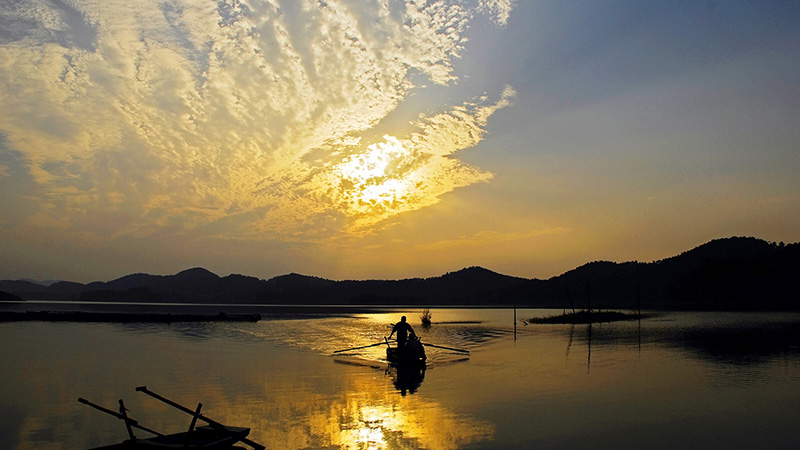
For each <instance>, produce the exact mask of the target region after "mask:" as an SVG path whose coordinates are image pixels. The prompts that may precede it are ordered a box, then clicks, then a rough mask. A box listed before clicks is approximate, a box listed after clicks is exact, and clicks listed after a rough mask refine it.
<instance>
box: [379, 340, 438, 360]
mask: <svg viewBox="0 0 800 450" xmlns="http://www.w3.org/2000/svg"><path fill="white" fill-rule="evenodd" d="M427 359H428V357H427V356H425V347H423V346H422V342H421V341H420V340H419V338H417V337H416V336H411V337H409V339H408V341H406V344H405V346H404V347H403V348H398V347H392V346H390V345H388V341H387V346H386V360H387V361H389V363H391V364H396V365H425V361H426V360H427Z"/></svg>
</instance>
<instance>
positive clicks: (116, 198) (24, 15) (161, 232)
mask: <svg viewBox="0 0 800 450" xmlns="http://www.w3.org/2000/svg"><path fill="white" fill-rule="evenodd" d="M798 19H800V7H798V6H796V5H795V4H794V3H791V2H744V1H742V2H722V1H717V2H711V1H709V2H647V1H644V2H605V1H594V2H563V1H562V2H556V1H536V2H533V1H531V2H527V1H517V2H513V1H509V0H500V1H464V2H459V1H447V2H433V1H431V2H400V1H342V2H338V1H329V2H312V1H239V2H234V1H220V2H216V3H211V2H204V1H168V2H155V1H154V2H148V1H142V2H133V3H131V2H117V1H102V2H101V1H66V0H61V1H20V2H14V3H5V4H3V5H2V6H0V92H2V94H0V110H1V111H2V112H0V205H2V209H3V211H4V214H3V217H2V218H0V244H2V248H3V251H2V254H0V278H18V277H29V278H39V279H46V278H50V279H52V278H60V279H71V280H76V281H90V280H95V279H111V278H115V277H118V276H122V275H124V274H127V273H131V272H148V273H157V274H168V273H175V272H177V271H180V270H183V269H186V268H189V267H195V266H202V267H206V268H208V269H210V270H212V271H214V272H216V273H218V274H221V275H226V274H229V273H243V274H247V275H253V276H257V277H262V278H269V277H271V276H275V275H280V274H284V273H289V272H299V273H307V274H312V275H318V276H323V277H329V278H336V279H342V278H404V277H413V276H435V275H440V274H442V273H444V272H447V271H452V270H457V269H459V268H461V267H465V266H470V265H480V266H484V267H487V268H489V269H492V270H496V271H499V272H503V273H508V274H512V275H518V276H524V277H538V278H547V277H550V276H553V275H557V274H559V273H562V272H564V271H566V270H569V269H571V268H574V267H576V266H578V265H581V264H583V263H585V262H588V261H593V260H613V261H628V260H640V261H652V260H657V259H661V258H664V257H668V256H672V255H674V254H677V253H679V252H681V251H684V250H687V249H689V248H692V247H694V246H696V245H699V244H702V243H704V242H706V241H708V240H710V239H714V238H719V237H727V236H733V235H747V236H756V237H760V238H763V239H767V240H770V241H785V242H796V241H798V235H800V231H798V230H800V176H798V173H800V144H799V143H800V131H798V130H800V126H798V125H799V123H798V122H800V120H799V116H798V112H799V111H798V110H799V109H800V106H799V105H800V93H798V92H800V90H798V89H797V87H796V86H797V82H798V80H800V56H798V55H800V51H798V50H800V49H799V48H798V47H799V46H800V44H799V43H800V31H798V27H797V26H796V24H797V23H799V22H800V21H799V20H798Z"/></svg>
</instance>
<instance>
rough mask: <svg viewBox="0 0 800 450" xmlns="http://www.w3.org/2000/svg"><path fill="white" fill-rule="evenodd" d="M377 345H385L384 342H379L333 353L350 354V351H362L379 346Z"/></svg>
mask: <svg viewBox="0 0 800 450" xmlns="http://www.w3.org/2000/svg"><path fill="white" fill-rule="evenodd" d="M377 345H383V342H378V343H375V344H369V345H362V346H361V347H353V348H346V349H344V350H336V351H335V352H333V353H342V352H349V351H350V350H361V349H362V348H369V347H375V346H377Z"/></svg>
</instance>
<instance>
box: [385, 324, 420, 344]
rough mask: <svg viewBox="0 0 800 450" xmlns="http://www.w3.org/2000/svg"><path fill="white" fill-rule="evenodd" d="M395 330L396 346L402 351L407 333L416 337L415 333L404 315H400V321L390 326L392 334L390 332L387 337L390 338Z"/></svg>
mask: <svg viewBox="0 0 800 450" xmlns="http://www.w3.org/2000/svg"><path fill="white" fill-rule="evenodd" d="M395 332H397V348H398V349H399V350H400V351H403V349H404V348H405V346H406V341H407V340H408V334H409V333H411V336H414V337H417V335H416V333H414V329H413V328H411V325H409V324H408V322H406V316H403V317H401V318H400V322H397V323H396V324H395V325H394V327H392V334H390V335H389V337H390V338H391V337H392V335H394V333H395Z"/></svg>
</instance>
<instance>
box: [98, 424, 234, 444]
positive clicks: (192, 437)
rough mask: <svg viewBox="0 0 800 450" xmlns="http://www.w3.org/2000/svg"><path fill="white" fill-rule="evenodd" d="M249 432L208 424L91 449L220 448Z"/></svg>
mask: <svg viewBox="0 0 800 450" xmlns="http://www.w3.org/2000/svg"><path fill="white" fill-rule="evenodd" d="M248 434H250V429H249V428H239V427H225V430H224V431H221V430H217V429H214V428H212V427H210V426H208V425H206V426H202V427H197V428H195V429H194V430H192V431H184V432H182V433H175V434H167V435H163V436H156V437H152V438H147V439H128V440H125V441H124V442H122V443H120V444H112V445H106V446H103V447H96V448H94V449H92V450H135V449H145V448H156V449H158V448H165V449H167V448H182V449H204V450H206V449H207V450H222V449H231V448H234V447H233V446H234V445H235V444H236V443H238V442H239V441H241V440H242V439H243V438H245V437H247V435H248Z"/></svg>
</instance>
